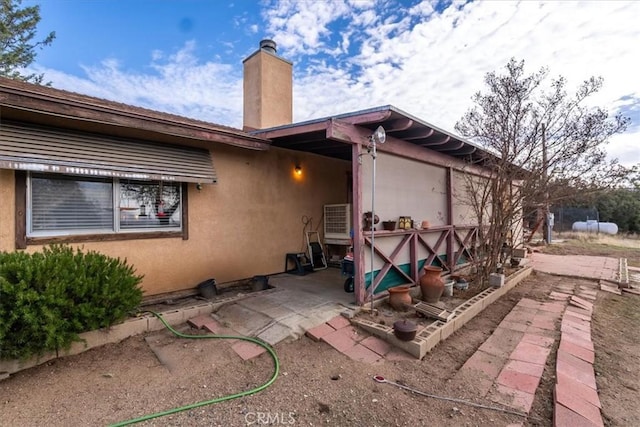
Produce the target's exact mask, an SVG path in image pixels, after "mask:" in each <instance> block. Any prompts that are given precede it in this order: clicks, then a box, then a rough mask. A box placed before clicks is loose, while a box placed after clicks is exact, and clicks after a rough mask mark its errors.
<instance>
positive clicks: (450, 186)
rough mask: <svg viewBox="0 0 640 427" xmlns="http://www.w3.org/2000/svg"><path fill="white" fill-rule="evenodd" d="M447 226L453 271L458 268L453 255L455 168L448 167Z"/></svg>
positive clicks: (448, 249)
mask: <svg viewBox="0 0 640 427" xmlns="http://www.w3.org/2000/svg"><path fill="white" fill-rule="evenodd" d="M446 185H447V226H448V227H449V236H448V237H447V264H449V271H450V272H451V273H453V271H454V270H455V268H456V260H455V259H454V255H453V246H454V244H455V236H454V230H453V169H452V168H451V167H448V168H447V182H446Z"/></svg>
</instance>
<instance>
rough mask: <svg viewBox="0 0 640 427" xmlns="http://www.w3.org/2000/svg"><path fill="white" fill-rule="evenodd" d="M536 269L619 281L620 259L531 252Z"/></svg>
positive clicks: (585, 277)
mask: <svg viewBox="0 0 640 427" xmlns="http://www.w3.org/2000/svg"><path fill="white" fill-rule="evenodd" d="M531 265H532V266H533V268H534V270H537V271H541V272H543V273H550V274H556V275H560V276H571V277H580V278H584V279H595V280H606V281H610V282H616V283H617V282H618V280H619V278H620V260H619V259H618V258H607V257H600V256H585V255H550V254H542V253H538V252H535V253H533V254H531Z"/></svg>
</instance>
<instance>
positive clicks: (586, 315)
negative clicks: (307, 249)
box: [453, 284, 603, 427]
mask: <svg viewBox="0 0 640 427" xmlns="http://www.w3.org/2000/svg"><path fill="white" fill-rule="evenodd" d="M596 293H597V290H596V288H595V285H594V286H592V287H587V286H580V287H578V288H577V289H574V287H573V286H572V285H566V284H557V285H555V286H554V289H553V291H552V292H551V293H550V295H549V301H546V302H538V301H534V300H531V299H527V298H523V299H521V300H520V301H519V302H518V304H517V305H516V306H515V307H514V308H513V309H512V310H511V312H510V313H509V314H508V315H507V316H506V317H505V318H504V319H503V320H502V322H501V323H500V324H499V325H498V327H497V328H496V330H495V331H494V333H493V334H492V335H491V336H490V337H489V338H488V339H487V341H485V342H484V343H483V344H482V345H481V346H480V348H479V349H478V350H477V351H476V352H475V353H474V354H473V356H471V357H470V358H469V359H468V360H467V362H466V363H465V364H464V365H463V366H462V368H461V369H460V370H459V371H458V373H457V374H456V376H455V377H454V379H453V381H454V382H456V383H459V384H460V385H464V384H474V387H473V389H471V391H470V393H472V394H473V396H471V397H475V398H481V399H487V400H490V401H493V402H495V403H498V404H500V405H503V406H505V407H507V408H510V409H513V410H516V411H520V412H523V413H527V414H528V413H529V411H530V410H531V406H532V405H533V400H534V396H535V393H536V390H537V388H538V385H539V383H540V379H541V377H542V374H543V372H544V367H545V365H546V363H547V358H548V356H549V354H550V353H551V349H552V347H553V345H554V343H555V342H556V340H558V339H559V340H560V345H559V348H558V353H557V359H556V381H557V383H556V385H555V387H554V426H558V427H563V426H602V425H603V421H602V416H601V414H600V400H599V398H598V393H597V389H596V380H595V375H594V370H593V361H594V358H595V354H594V348H593V343H592V342H591V312H592V308H593V304H592V301H594V300H595V298H596ZM558 329H559V330H560V332H559V331H558Z"/></svg>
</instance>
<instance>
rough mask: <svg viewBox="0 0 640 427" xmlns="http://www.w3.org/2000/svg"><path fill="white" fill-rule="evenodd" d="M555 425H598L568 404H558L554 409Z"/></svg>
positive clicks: (590, 426)
mask: <svg viewBox="0 0 640 427" xmlns="http://www.w3.org/2000/svg"><path fill="white" fill-rule="evenodd" d="M553 425H554V426H555V427H573V426H576V427H597V425H598V424H594V423H592V422H591V421H589V420H588V419H586V418H585V417H582V416H580V415H578V414H576V413H575V412H573V411H572V410H571V409H569V408H567V407H566V406H563V405H560V404H556V406H555V410H554V411H553Z"/></svg>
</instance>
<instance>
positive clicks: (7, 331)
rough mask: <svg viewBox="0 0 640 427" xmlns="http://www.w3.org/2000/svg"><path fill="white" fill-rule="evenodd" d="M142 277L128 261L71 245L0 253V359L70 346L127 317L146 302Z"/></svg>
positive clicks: (23, 357) (20, 356) (39, 353)
mask: <svg viewBox="0 0 640 427" xmlns="http://www.w3.org/2000/svg"><path fill="white" fill-rule="evenodd" d="M141 281H142V276H138V275H136V274H135V270H134V269H133V268H132V267H131V266H129V265H128V264H127V262H126V260H125V261H122V260H120V259H119V258H117V259H116V258H111V257H108V256H106V255H103V254H100V253H97V252H93V251H89V252H87V253H83V252H82V250H80V249H77V250H74V249H72V248H71V247H69V246H64V245H52V246H50V247H46V248H44V250H43V251H42V253H34V254H27V253H24V252H10V253H9V252H0V359H15V358H21V359H25V358H28V357H31V356H33V355H41V354H43V353H45V352H48V351H56V352H57V351H58V350H60V349H68V348H69V347H70V346H71V344H72V343H73V342H74V341H79V340H80V339H79V336H78V334H79V333H81V332H86V331H90V330H94V329H99V328H105V327H109V326H111V325H113V324H114V323H116V322H119V321H120V320H123V319H124V318H125V317H126V315H127V313H128V312H130V311H132V310H134V309H135V308H136V307H138V305H140V301H141V300H142V290H141V289H140V287H139V284H140V282H141Z"/></svg>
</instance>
